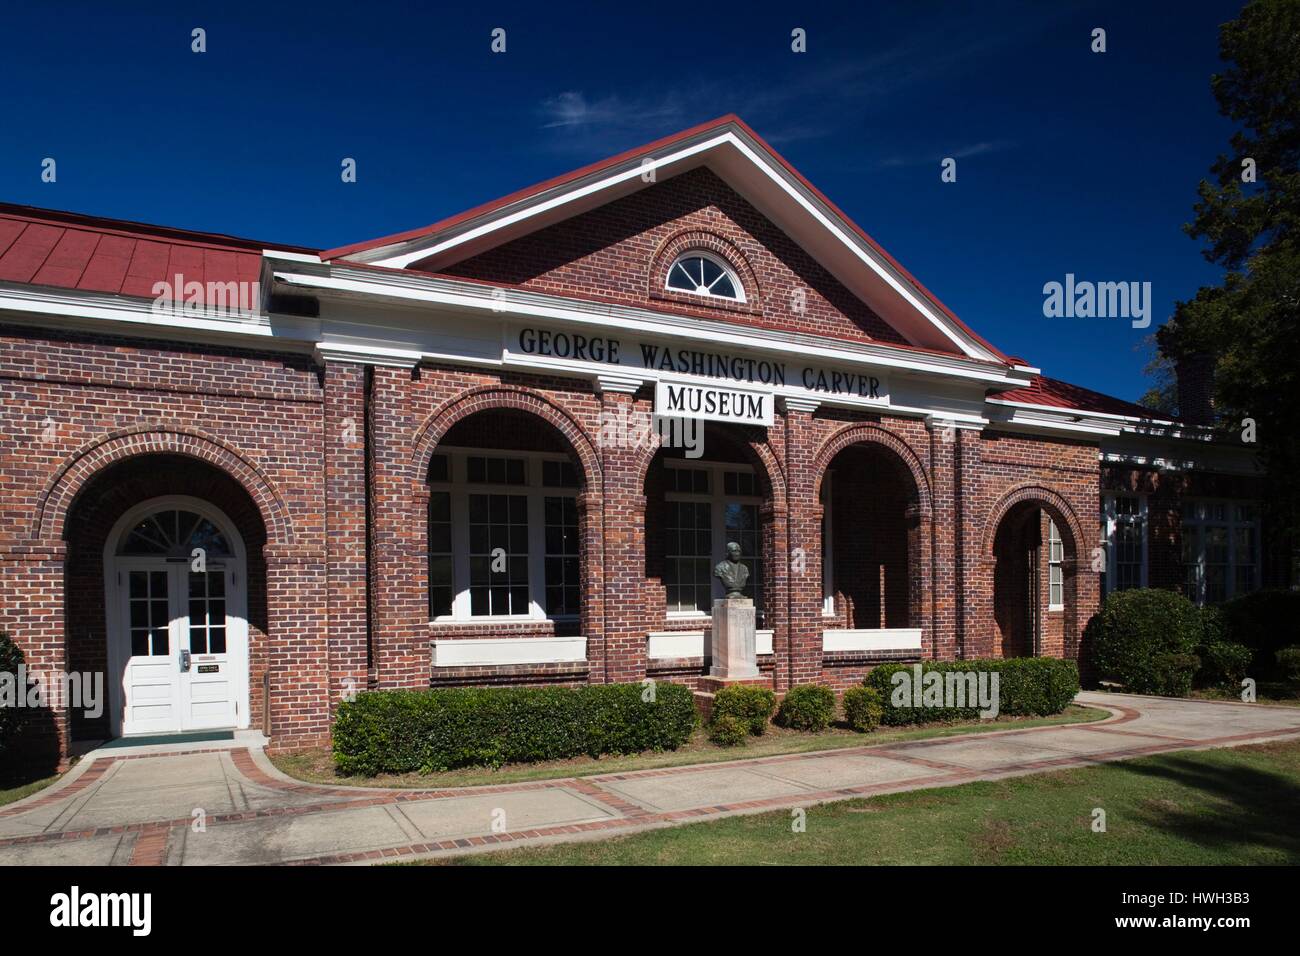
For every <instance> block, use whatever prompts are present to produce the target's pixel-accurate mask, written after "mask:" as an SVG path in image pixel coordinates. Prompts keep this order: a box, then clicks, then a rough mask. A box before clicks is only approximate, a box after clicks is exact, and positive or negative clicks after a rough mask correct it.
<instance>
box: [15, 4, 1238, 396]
mask: <svg viewBox="0 0 1300 956" xmlns="http://www.w3.org/2000/svg"><path fill="white" fill-rule="evenodd" d="M133 8H134V9H135V10H136V11H139V12H134V13H117V12H114V13H109V12H107V5H103V4H94V5H90V4H87V5H79V4H62V3H42V4H35V3H23V4H18V3H9V4H6V5H5V6H4V8H3V10H2V11H0V90H3V91H4V92H3V106H0V199H2V200H7V201H11V202H21V203H30V204H33V205H39V206H47V207H51V208H57V209H71V210H76V211H79V212H88V213H95V214H100V215H105V216H115V217H121V218H127V219H137V220H143V221H146V222H157V223H163V224H167V225H174V226H182V227H188V228H193V229H201V230H208V231H214V232H229V233H233V234H236V235H242V236H249V237H253V238H257V239H262V240H266V241H271V242H282V243H295V244H301V245H308V246H318V247H330V246H335V245H342V244H344V243H349V242H355V241H360V240H363V239H367V238H373V237H375V236H379V235H383V234H385V233H389V232H394V231H398V230H402V229H408V228H412V227H415V226H420V225H424V224H427V223H430V222H433V221H435V220H438V219H440V218H442V217H443V216H446V215H449V214H452V213H455V212H458V211H460V210H462V209H465V208H468V207H470V206H473V205H476V204H478V203H480V202H483V201H485V200H489V199H493V198H495V197H497V196H500V195H504V194H506V193H508V192H511V191H513V190H515V189H517V188H519V187H522V186H526V185H528V184H530V183H533V182H536V181H539V180H542V179H546V178H549V177H551V176H554V175H557V174H559V173H563V172H565V171H567V170H569V169H572V168H575V167H577V166H581V165H585V164H586V163H589V162H592V161H595V160H598V159H601V158H603V157H605V156H608V155H611V154H613V153H616V152H620V151H622V150H624V149H628V148H630V147H633V146H636V145H639V144H641V143H644V142H648V141H650V140H652V139H656V138H658V137H660V136H663V135H666V134H669V133H672V132H675V131H677V130H679V129H683V128H686V127H688V126H691V125H693V124H695V123H699V122H701V121H704V120H707V119H711V118H713V117H716V116H719V115H721V114H723V113H728V112H735V113H737V114H739V115H740V116H741V117H743V118H744V119H745V120H746V121H747V122H748V123H749V124H750V125H751V126H753V127H754V129H755V130H757V131H758V133H759V134H760V135H762V136H764V137H765V138H766V139H768V140H769V141H770V142H771V143H772V144H773V145H774V146H775V147H776V148H777V149H778V150H779V151H781V152H782V153H783V155H784V156H785V157H786V158H787V159H788V160H789V161H790V162H791V163H793V164H794V165H795V166H796V167H797V168H798V169H799V170H800V171H801V172H803V174H804V175H805V176H807V177H808V179H810V180H811V181H812V182H813V183H815V184H816V185H817V186H818V187H819V188H820V189H821V190H822V191H823V192H825V193H826V194H827V195H828V196H829V197H830V198H831V199H832V200H833V201H834V202H836V203H837V204H838V205H839V206H840V207H841V208H842V209H843V210H845V211H846V212H847V213H848V214H849V215H850V216H852V217H853V218H854V219H855V220H856V221H857V222H858V223H859V225H861V226H862V227H863V228H864V229H866V230H867V232H869V233H870V234H871V235H872V236H873V237H874V238H875V239H876V240H877V241H879V242H880V243H881V244H882V245H884V246H885V248H887V249H888V250H889V251H890V252H891V253H892V254H893V255H894V256H895V257H896V258H897V259H898V260H899V261H900V262H902V263H903V264H904V265H905V266H906V267H907V268H908V269H910V270H911V271H912V272H913V273H914V274H915V275H916V276H917V277H918V278H920V279H921V281H922V282H924V283H925V284H926V285H927V286H928V287H929V288H930V289H931V290H932V291H933V292H934V293H935V294H936V295H938V296H939V297H940V298H941V299H943V300H944V302H945V303H946V304H947V305H948V306H949V307H950V308H952V309H953V310H954V311H956V312H957V314H958V315H960V316H961V317H962V318H963V319H964V320H965V321H966V322H967V323H968V324H970V325H972V326H973V327H974V328H976V329H977V330H979V331H980V332H981V333H982V334H984V335H985V336H986V337H987V338H989V339H991V340H992V341H993V342H994V343H995V344H997V345H998V346H999V347H1001V348H1003V349H1004V350H1006V351H1007V352H1009V353H1011V354H1018V355H1022V356H1024V357H1025V358H1027V359H1029V360H1030V361H1031V362H1033V363H1034V364H1037V365H1039V366H1040V367H1041V368H1043V370H1044V371H1045V372H1046V373H1047V374H1049V375H1054V376H1057V377H1060V378H1065V379H1068V380H1071V381H1074V382H1077V383H1079V384H1082V385H1087V386H1090V387H1093V388H1097V389H1100V390H1103V391H1107V392H1110V393H1112V394H1115V395H1118V396H1121V397H1124V398H1129V399H1135V398H1137V397H1138V396H1139V395H1140V394H1141V393H1142V392H1143V391H1144V390H1145V388H1146V384H1147V383H1146V380H1145V379H1144V378H1143V376H1142V373H1141V369H1142V366H1143V364H1144V362H1145V353H1144V351H1143V350H1142V349H1141V348H1140V340H1141V338H1142V337H1143V336H1144V335H1145V334H1146V332H1142V331H1139V330H1135V329H1133V328H1132V327H1131V326H1130V324H1129V322H1128V321H1127V320H1116V319H1095V318H1094V319H1047V318H1044V317H1043V314H1042V302H1043V295H1042V288H1043V284H1044V283H1045V282H1048V281H1051V280H1058V281H1059V280H1062V279H1063V278H1064V276H1065V274H1066V273H1067V272H1073V273H1074V274H1075V275H1076V276H1078V277H1079V278H1081V279H1092V280H1094V281H1149V282H1151V283H1152V285H1153V294H1154V302H1155V305H1154V307H1153V313H1152V314H1153V317H1154V323H1153V326H1152V329H1151V330H1148V331H1153V330H1154V327H1155V325H1158V324H1159V323H1161V322H1163V321H1164V320H1165V319H1166V318H1167V317H1168V316H1169V313H1170V311H1171V310H1172V307H1173V303H1174V302H1175V301H1176V300H1177V299H1180V298H1187V297H1189V296H1191V295H1192V294H1193V293H1194V292H1195V290H1196V288H1197V287H1198V286H1199V285H1201V284H1204V283H1207V282H1212V281H1215V279H1216V277H1217V271H1216V270H1215V269H1213V268H1212V267H1211V266H1209V265H1208V264H1206V263H1205V262H1204V260H1203V259H1202V258H1201V256H1200V247H1199V245H1198V244H1197V243H1195V242H1193V241H1192V240H1190V239H1188V238H1187V237H1186V236H1184V235H1183V234H1182V232H1181V231H1180V225H1181V224H1182V223H1183V222H1186V221H1187V220H1188V219H1189V218H1190V210H1191V205H1192V203H1193V201H1194V199H1195V189H1196V184H1197V182H1198V181H1199V180H1200V179H1201V178H1202V177H1203V176H1204V175H1205V173H1206V170H1207V169H1208V167H1209V164H1210V163H1211V161H1212V160H1213V159H1214V157H1215V155H1216V154H1217V153H1218V152H1220V151H1221V150H1223V149H1224V148H1225V146H1226V142H1227V137H1228V134H1229V133H1230V131H1231V127H1230V126H1229V124H1228V123H1227V121H1226V120H1224V119H1222V118H1221V117H1220V116H1219V115H1218V113H1217V111H1216V108H1215V103H1214V101H1213V98H1212V97H1211V95H1210V90H1209V75H1210V74H1211V72H1213V71H1214V70H1216V69H1217V68H1219V60H1218V57H1217V28H1218V25H1219V24H1220V23H1222V22H1224V21H1226V20H1229V19H1232V18H1233V17H1234V16H1235V15H1236V13H1237V12H1238V10H1239V8H1240V4H1238V3H1230V2H1210V0H1200V2H1176V3H1166V2H1160V3H1155V2H1152V3H1147V2H1139V3H1134V2H1109V3H1073V4H1069V3H1056V2H1033V3H995V2H980V3H970V2H963V3H953V4H950V5H947V6H942V7H940V6H932V5H931V4H928V3H925V4H922V3H915V2H911V3H909V2H903V3H882V2H871V3H854V4H845V5H844V8H843V9H835V8H834V7H825V8H820V7H818V6H817V5H811V6H806V5H804V4H793V3H788V2H787V3H780V4H764V3H758V2H750V3H743V4H729V3H723V2H712V0H710V2H706V3H674V4H646V3H634V4H621V5H615V4H609V3H601V4H592V5H578V4H556V3H537V2H534V3H526V4H507V3H501V2H498V0H478V2H475V3H468V4H464V3H462V4H454V5H445V8H444V5H442V4H434V3H430V4H417V5H411V6H409V7H408V6H406V5H403V4H399V3H388V2H385V3H372V4H367V3H357V2H348V3H330V2H317V3H313V4H310V5H303V6H301V7H299V8H297V9H294V8H293V6H292V5H289V4H279V3H259V4H247V5H245V4H240V3H226V2H222V3H210V4H194V3H187V2H185V0H176V2H169V3H161V4H156V5H155V4H135V5H133ZM195 26H200V27H204V28H205V29H206V30H207V34H208V52H207V53H205V54H202V55H196V54H193V53H191V52H190V30H191V29H192V28H193V27H195ZM498 26H500V27H504V28H505V29H506V30H507V52H506V53H505V54H504V55H493V54H492V53H491V52H490V51H489V33H490V31H491V30H492V28H494V27H498ZM796 26H799V27H803V28H805V29H806V30H807V31H808V38H809V43H808V46H809V49H808V52H807V53H806V54H802V55H796V54H793V53H791V52H790V39H789V37H790V31H791V29H792V28H793V27H796ZM1096 26H1101V27H1104V28H1105V29H1106V31H1107V40H1108V51H1107V52H1106V53H1104V54H1094V53H1092V52H1090V50H1089V44H1090V32H1091V30H1092V28H1093V27H1096ZM47 156H51V157H54V158H55V159H56V160H57V162H58V182H57V183H54V184H43V183H41V182H40V162H41V160H42V159H43V158H44V157H47ZM345 156H350V157H355V158H356V159H357V161H358V182H357V183H355V184H350V185H345V184H343V183H341V182H340V178H339V163H340V161H341V159H342V158H343V157H345ZM944 156H955V157H957V158H958V177H957V182H956V183H955V184H944V183H941V182H940V179H939V160H940V159H941V158H942V157H944Z"/></svg>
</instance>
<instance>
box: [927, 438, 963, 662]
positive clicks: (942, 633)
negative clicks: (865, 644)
mask: <svg viewBox="0 0 1300 956" xmlns="http://www.w3.org/2000/svg"><path fill="white" fill-rule="evenodd" d="M926 425H927V427H929V429H930V463H931V464H930V473H931V476H932V481H933V483H932V488H931V495H932V500H931V510H932V512H933V517H932V519H931V522H930V537H931V541H930V554H931V556H932V560H933V567H932V570H931V575H930V581H931V588H932V589H933V593H932V595H931V600H930V611H931V613H930V628H929V641H928V643H923V644H922V648H921V652H922V654H923V655H924V656H926V657H929V658H933V659H934V660H940V661H949V660H953V659H954V658H956V657H957V656H958V619H959V609H960V607H961V604H962V602H961V601H960V596H959V593H958V590H957V562H958V558H957V553H958V535H957V528H958V527H959V526H960V523H961V515H960V512H959V504H958V496H959V495H960V494H961V488H960V477H959V475H960V469H959V458H958V444H957V442H958V438H957V436H958V435H959V434H960V431H959V429H957V428H955V427H953V426H952V424H951V423H950V422H944V421H943V420H941V419H937V418H930V419H927V420H926Z"/></svg>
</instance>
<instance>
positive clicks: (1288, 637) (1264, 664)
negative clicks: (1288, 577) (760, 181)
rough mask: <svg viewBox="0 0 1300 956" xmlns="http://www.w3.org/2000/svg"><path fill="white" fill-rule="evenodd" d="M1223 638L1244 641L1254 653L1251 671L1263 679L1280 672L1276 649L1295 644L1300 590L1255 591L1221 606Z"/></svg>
mask: <svg viewBox="0 0 1300 956" xmlns="http://www.w3.org/2000/svg"><path fill="white" fill-rule="evenodd" d="M1217 610H1218V614H1219V615H1220V616H1221V617H1222V620H1223V639H1224V640H1227V641H1232V642H1234V643H1237V644H1245V645H1246V646H1247V647H1249V648H1250V649H1251V650H1252V651H1253V652H1254V654H1255V659H1254V661H1253V662H1252V664H1251V669H1252V673H1254V674H1256V675H1258V676H1260V677H1261V678H1269V677H1273V676H1281V675H1280V674H1278V671H1277V668H1278V658H1277V652H1278V651H1280V650H1282V649H1283V648H1285V647H1286V646H1287V645H1289V644H1294V643H1295V633H1296V621H1300V591H1288V590H1277V589H1272V590H1264V591H1252V592H1250V593H1249V594H1243V595H1242V596H1241V597H1235V598H1233V599H1232V600H1231V601H1225V602H1224V603H1223V604H1220V605H1219V607H1218V609H1217Z"/></svg>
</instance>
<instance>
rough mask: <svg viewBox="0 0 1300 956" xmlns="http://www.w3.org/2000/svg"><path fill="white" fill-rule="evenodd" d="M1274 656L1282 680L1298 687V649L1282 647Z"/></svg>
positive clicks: (1299, 673) (1299, 671) (1299, 654)
mask: <svg viewBox="0 0 1300 956" xmlns="http://www.w3.org/2000/svg"><path fill="white" fill-rule="evenodd" d="M1274 656H1275V658H1276V659H1277V666H1278V667H1279V668H1280V669H1281V671H1282V676H1283V678H1285V679H1286V680H1287V681H1288V682H1289V683H1291V684H1295V685H1297V686H1300V647H1284V648H1282V649H1281V650H1280V651H1278V652H1277V653H1276V654H1275V655H1274Z"/></svg>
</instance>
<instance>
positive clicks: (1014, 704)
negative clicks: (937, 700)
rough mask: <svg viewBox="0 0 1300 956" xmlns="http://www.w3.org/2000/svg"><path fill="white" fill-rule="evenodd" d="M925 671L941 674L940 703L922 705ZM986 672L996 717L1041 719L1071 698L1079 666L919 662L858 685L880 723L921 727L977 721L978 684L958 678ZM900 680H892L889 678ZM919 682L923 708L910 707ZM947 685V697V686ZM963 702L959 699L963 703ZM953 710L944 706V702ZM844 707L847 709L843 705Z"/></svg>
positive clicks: (1023, 660) (1051, 661)
mask: <svg viewBox="0 0 1300 956" xmlns="http://www.w3.org/2000/svg"><path fill="white" fill-rule="evenodd" d="M931 673H938V674H940V675H942V687H943V691H944V694H943V704H944V705H941V706H933V705H932V703H925V695H924V688H925V687H926V684H927V682H928V683H929V684H930V685H931V686H933V685H934V683H935V680H936V679H934V678H930V677H928V675H929V674H931ZM972 673H973V674H975V675H981V674H987V675H988V676H987V677H985V678H984V682H985V683H984V687H985V690H986V692H987V693H989V694H992V691H993V677H992V675H993V674H995V673H996V674H997V675H998V677H997V682H998V687H997V691H998V692H997V711H998V715H1006V716H1009V717H1045V716H1048V715H1051V714H1059V713H1060V712H1061V711H1063V710H1065V708H1066V707H1068V706H1069V704H1070V701H1072V700H1074V695H1075V694H1077V693H1078V692H1079V668H1078V665H1076V664H1075V662H1074V661H1067V660H1060V659H1058V658H1054V657H1011V658H1005V659H996V660H991V659H977V660H968V661H925V662H924V663H922V664H881V665H879V666H877V667H875V668H873V669H872V671H871V673H869V674H868V675H867V677H866V680H864V681H863V684H864V685H865V686H867V687H870V688H873V689H875V690H876V691H877V693H879V694H880V700H881V705H882V706H883V708H884V714H883V715H882V717H881V723H883V724H885V725H887V726H891V727H898V726H904V725H906V724H925V723H935V722H939V721H957V720H978V719H980V710H981V708H980V706H979V702H978V699H976V700H974V701H972V697H975V698H978V694H977V693H976V691H977V689H978V686H979V682H978V676H977V679H976V682H975V686H974V687H972V686H971V681H970V680H969V679H961V678H959V676H958V675H964V674H972ZM898 674H903V675H905V677H903V678H898V679H897V680H896V679H895V675H898ZM918 679H919V681H920V686H921V688H922V701H923V705H922V706H920V707H917V706H916V705H915V697H914V694H913V691H914V687H913V685H914V684H916V682H917V681H918ZM949 686H951V687H952V692H951V695H949V692H948V688H949ZM963 698H964V699H963ZM950 701H951V703H952V704H953V706H951V707H949V706H946V704H947V703H949V702H950ZM846 706H847V705H846Z"/></svg>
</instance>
